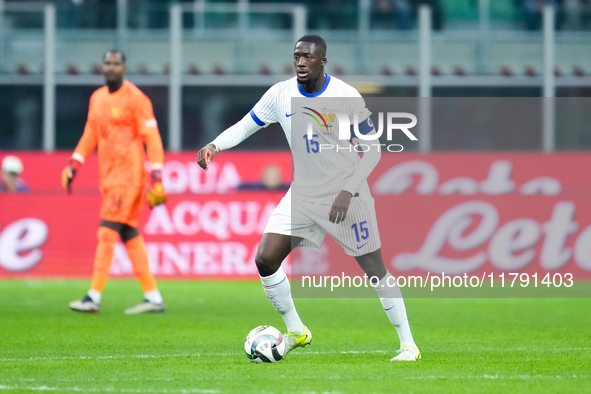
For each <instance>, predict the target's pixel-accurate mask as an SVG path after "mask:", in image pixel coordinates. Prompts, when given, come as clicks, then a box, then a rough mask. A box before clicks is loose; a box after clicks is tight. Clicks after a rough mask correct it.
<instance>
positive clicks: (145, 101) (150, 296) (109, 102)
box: [61, 50, 166, 314]
mask: <svg viewBox="0 0 591 394" xmlns="http://www.w3.org/2000/svg"><path fill="white" fill-rule="evenodd" d="M102 67H103V74H104V75H105V80H106V86H103V87H102V88H100V89H98V90H96V91H95V92H94V93H93V94H92V96H91V98H90V106H89V110H88V120H87V122H86V127H85V128H84V134H83V135H82V138H81V139H80V142H78V146H77V147H76V149H75V150H74V154H73V155H72V158H71V159H70V162H69V163H68V165H67V166H66V167H65V168H64V170H63V171H62V177H61V181H62V187H63V188H64V189H66V190H68V191H69V190H70V186H71V184H72V181H73V180H74V177H75V175H76V172H77V171H78V170H79V169H80V166H81V165H82V164H83V163H84V159H85V158H86V157H87V156H88V155H90V154H91V153H92V152H93V151H94V149H95V148H97V147H98V159H99V173H100V174H99V175H100V190H101V193H102V195H103V202H102V206H101V211H100V225H99V229H98V245H97V248H96V255H95V259H94V272H93V276H92V284H91V286H90V290H89V291H88V293H87V294H86V296H85V297H84V298H83V299H82V300H76V301H72V302H71V303H70V308H71V309H72V310H74V311H77V312H85V313H98V312H99V310H100V304H101V294H102V291H103V288H104V287H105V283H106V282H107V279H108V277H109V271H110V268H111V263H112V261H113V254H114V252H115V244H116V243H117V241H118V240H119V239H121V241H122V242H123V243H124V244H125V248H126V250H127V254H128V256H129V259H130V260H131V263H132V265H133V270H134V273H135V275H136V276H137V278H138V280H139V282H140V284H141V286H142V289H143V290H144V301H143V302H142V303H140V304H139V305H136V306H134V307H132V308H129V309H127V310H125V313H127V314H136V313H144V312H164V302H163V300H162V295H161V294H160V292H159V291H158V287H157V286H156V280H155V279H154V275H153V274H152V272H151V271H150V267H149V264H148V252H147V250H146V245H145V243H144V240H143V238H142V236H141V235H140V233H139V229H138V221H139V218H140V214H141V212H142V209H143V206H144V204H145V203H146V201H147V203H148V205H149V206H150V208H152V207H154V206H156V205H159V204H162V203H164V202H165V201H166V192H165V191H164V188H163V187H162V183H161V170H162V165H163V162H164V152H163V149H162V140H161V139H160V134H159V132H158V126H157V124H156V119H155V118H154V112H153V110H152V103H151V102H150V99H149V98H148V97H146V95H144V94H143V93H142V92H141V91H140V90H139V89H138V88H137V87H136V86H135V85H133V84H132V83H130V82H128V81H125V80H124V75H125V55H124V54H123V53H122V52H121V51H118V50H111V51H108V52H106V53H105V54H104V55H103V66H102ZM144 144H145V146H146V150H147V153H148V159H149V161H150V164H151V168H150V170H151V171H150V173H148V171H147V170H146V169H145V161H146V155H145V153H144Z"/></svg>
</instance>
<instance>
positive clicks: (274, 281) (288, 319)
mask: <svg viewBox="0 0 591 394" xmlns="http://www.w3.org/2000/svg"><path fill="white" fill-rule="evenodd" d="M261 282H262V284H263V289H264V290H265V293H266V294H267V298H268V299H269V301H271V304H272V305H273V307H274V308H275V310H276V311H277V312H279V314H280V315H281V317H282V318H283V321H284V322H285V325H286V326H287V331H291V332H293V333H295V334H297V335H300V334H302V333H303V332H304V323H302V320H301V319H300V317H299V316H298V312H297V311H296V308H295V305H294V304H293V299H292V298H291V287H290V285H289V279H287V275H285V271H283V268H281V267H279V269H278V270H277V272H275V273H274V274H273V275H269V276H261Z"/></svg>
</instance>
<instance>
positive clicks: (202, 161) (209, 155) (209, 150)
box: [197, 144, 216, 171]
mask: <svg viewBox="0 0 591 394" xmlns="http://www.w3.org/2000/svg"><path fill="white" fill-rule="evenodd" d="M215 149H216V147H215V145H214V144H207V145H205V147H203V148H201V149H200V150H199V152H197V164H199V167H201V168H203V169H204V170H205V171H207V169H208V168H209V162H210V161H212V160H213V157H214V156H215Z"/></svg>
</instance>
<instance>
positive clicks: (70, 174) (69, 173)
mask: <svg viewBox="0 0 591 394" xmlns="http://www.w3.org/2000/svg"><path fill="white" fill-rule="evenodd" d="M78 167H80V162H79V161H78V160H75V159H70V162H69V163H68V165H67V166H66V167H65V168H64V169H63V170H62V187H63V188H64V189H66V190H67V191H68V192H71V191H72V189H71V186H72V181H73V180H74V177H75V176H76V171H77V170H78Z"/></svg>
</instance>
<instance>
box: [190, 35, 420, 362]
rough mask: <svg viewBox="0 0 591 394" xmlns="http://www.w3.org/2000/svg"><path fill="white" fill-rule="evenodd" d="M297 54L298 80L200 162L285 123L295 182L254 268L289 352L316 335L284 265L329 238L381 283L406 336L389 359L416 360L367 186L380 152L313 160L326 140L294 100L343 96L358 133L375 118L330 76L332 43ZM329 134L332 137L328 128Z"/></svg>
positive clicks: (313, 43) (314, 40) (308, 44)
mask: <svg viewBox="0 0 591 394" xmlns="http://www.w3.org/2000/svg"><path fill="white" fill-rule="evenodd" d="M293 56H294V66H295V70H296V76H295V77H293V78H291V79H289V80H287V81H283V82H279V83H277V84H275V85H273V86H272V87H271V88H270V89H269V90H268V91H267V92H266V93H265V94H264V95H263V97H262V98H261V99H260V100H259V102H258V103H257V104H256V105H255V106H254V107H253V109H252V110H251V111H250V113H249V114H247V115H246V116H245V117H244V118H243V119H242V120H240V121H239V122H238V123H236V124H235V125H233V126H231V127H230V128H228V129H226V130H225V131H224V132H222V133H221V134H220V135H219V136H218V137H217V138H216V139H215V140H214V141H212V142H211V143H209V144H208V145H206V146H205V147H204V148H202V149H201V150H199V152H198V153H197V162H198V164H199V165H200V166H201V167H202V168H203V169H204V170H206V171H207V169H208V164H209V162H210V161H211V160H212V159H213V157H214V156H215V154H216V153H217V152H219V151H221V150H225V149H229V148H232V147H234V146H236V145H238V144H239V143H240V142H242V141H244V140H245V139H246V138H248V137H249V136H250V135H252V134H253V133H254V132H256V131H257V130H259V129H260V128H262V127H266V126H267V125H269V124H271V123H276V122H278V123H280V124H281V126H282V128H283V130H284V132H285V134H286V137H287V140H288V142H289V145H290V148H291V150H292V156H293V160H294V180H293V182H292V185H291V188H290V190H289V191H288V192H287V194H286V195H285V197H283V199H282V200H281V202H280V203H279V205H278V206H277V208H276V209H275V211H274V212H273V214H272V215H271V217H270V218H269V222H268V223H267V226H266V228H265V231H264V234H263V237H262V239H261V242H260V244H259V248H258V251H257V254H256V257H255V263H256V266H257V269H258V272H259V275H260V277H261V282H262V284H263V288H264V290H265V293H266V294H267V297H268V298H269V300H270V301H271V303H272V304H273V306H274V307H275V309H276V310H277V312H279V313H280V314H281V316H282V318H283V320H284V322H285V324H286V326H287V331H288V332H287V334H286V336H285V338H286V354H287V353H288V352H289V351H291V350H293V349H294V348H296V347H304V346H306V345H308V344H309V343H310V342H311V340H312V333H311V331H310V330H309V329H308V328H307V327H306V326H305V325H304V324H303V322H302V321H301V319H300V317H299V315H298V313H297V311H296V308H295V305H294V303H293V299H292V297H291V288H290V284H289V280H288V278H287V276H286V274H285V271H284V270H283V268H282V267H281V264H282V262H283V260H284V259H285V258H286V257H287V256H288V255H289V253H290V252H291V251H292V250H293V249H294V248H295V247H306V248H315V249H318V248H319V247H320V245H321V244H322V241H323V239H324V236H325V235H326V234H329V235H330V236H331V237H332V238H333V239H334V240H335V241H336V242H338V243H339V244H340V245H341V246H342V247H343V250H344V251H345V253H347V254H348V255H350V256H353V257H355V259H356V260H357V263H358V264H359V266H360V267H361V268H362V269H363V270H364V271H365V273H366V275H367V276H368V277H369V278H372V277H373V278H376V282H377V279H379V282H378V283H377V286H375V289H376V291H377V293H378V296H379V297H380V301H381V303H382V306H383V307H384V310H385V312H386V314H387V316H388V318H389V319H390V322H391V323H392V324H393V325H394V327H395V328H396V331H397V333H398V336H399V338H400V349H399V350H398V351H397V355H396V356H394V357H393V358H392V359H391V360H392V361H415V360H418V359H420V358H421V353H420V351H419V349H418V347H417V346H416V344H415V342H414V339H413V337H412V334H411V331H410V326H409V324H408V318H407V315H406V309H405V306H404V300H403V299H402V295H401V293H400V289H399V288H398V287H397V286H395V285H393V284H395V281H394V280H393V279H394V277H392V275H391V274H390V272H388V271H387V270H386V268H385V266H384V261H383V259H382V253H381V243H380V239H379V233H378V227H377V220H376V214H375V208H374V200H373V198H372V197H371V194H370V192H369V187H368V185H367V177H368V176H369V174H370V173H371V171H372V170H373V169H374V168H375V166H376V165H377V163H378V161H379V159H380V151H379V150H376V149H373V150H370V151H368V152H366V153H364V155H363V157H362V158H359V156H358V155H357V154H353V155H351V154H349V155H345V153H344V152H341V153H340V154H339V153H338V150H336V149H335V151H336V152H337V154H338V156H337V155H335V153H334V152H328V153H327V155H318V154H316V155H314V154H313V153H319V149H318V148H319V147H320V142H322V141H316V142H315V143H314V141H313V140H309V139H308V136H309V135H306V133H307V130H305V129H306V127H298V125H300V124H303V123H301V122H300V123H298V122H297V121H295V119H294V118H296V116H297V115H298V113H297V111H295V112H294V109H293V108H292V99H294V98H295V99H296V100H299V99H302V100H303V99H305V100H310V103H312V102H314V100H317V99H321V98H323V97H324V98H331V99H330V100H332V101H331V102H333V103H334V100H335V98H337V99H336V100H337V104H336V105H337V106H338V105H339V104H338V98H340V97H344V98H347V100H346V101H343V102H345V104H343V105H342V108H341V109H342V112H345V113H347V114H348V115H351V116H355V118H356V119H358V123H359V125H358V129H359V131H360V132H361V133H363V134H371V133H375V130H374V128H373V124H372V122H371V120H370V118H369V115H370V114H371V112H369V111H368V110H367V109H366V108H365V103H364V102H363V99H361V95H360V94H359V93H358V92H357V90H356V89H355V88H353V87H351V86H350V85H347V84H346V83H344V82H343V81H340V80H339V79H337V78H334V77H331V76H330V75H327V74H326V73H325V72H324V66H325V65H326V62H327V59H326V42H325V41H324V39H323V38H322V37H320V36H316V35H306V36H304V37H302V38H300V39H299V40H298V42H297V43H296V44H295V47H294V53H293ZM351 100H352V101H351ZM351 102H353V104H350V103H351ZM309 109H310V110H311V108H309ZM299 115H302V114H299ZM302 116H303V115H302ZM294 126H295V127H294ZM326 129H327V131H328V126H327V128H326ZM320 134H321V133H318V134H314V136H317V137H318V138H324V140H323V141H324V142H327V141H329V140H327V138H333V140H332V141H331V142H334V143H335V144H338V141H335V140H334V138H336V137H334V136H333V137H331V136H330V135H329V134H330V133H325V135H322V136H320V137H319V135H320ZM333 134H334V133H333ZM315 138H316V137H315ZM346 143H347V144H350V143H349V142H348V141H346ZM322 153H325V152H322ZM343 160H344V161H343ZM327 163H328V164H330V165H332V171H330V170H329V171H328V172H326V171H324V170H323V169H324V168H326V167H330V165H329V166H327V165H326V164H327ZM335 169H338V170H335ZM319 185H321V186H320V187H319ZM339 224H340V225H339ZM357 225H358V226H357ZM353 230H354V231H353Z"/></svg>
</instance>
